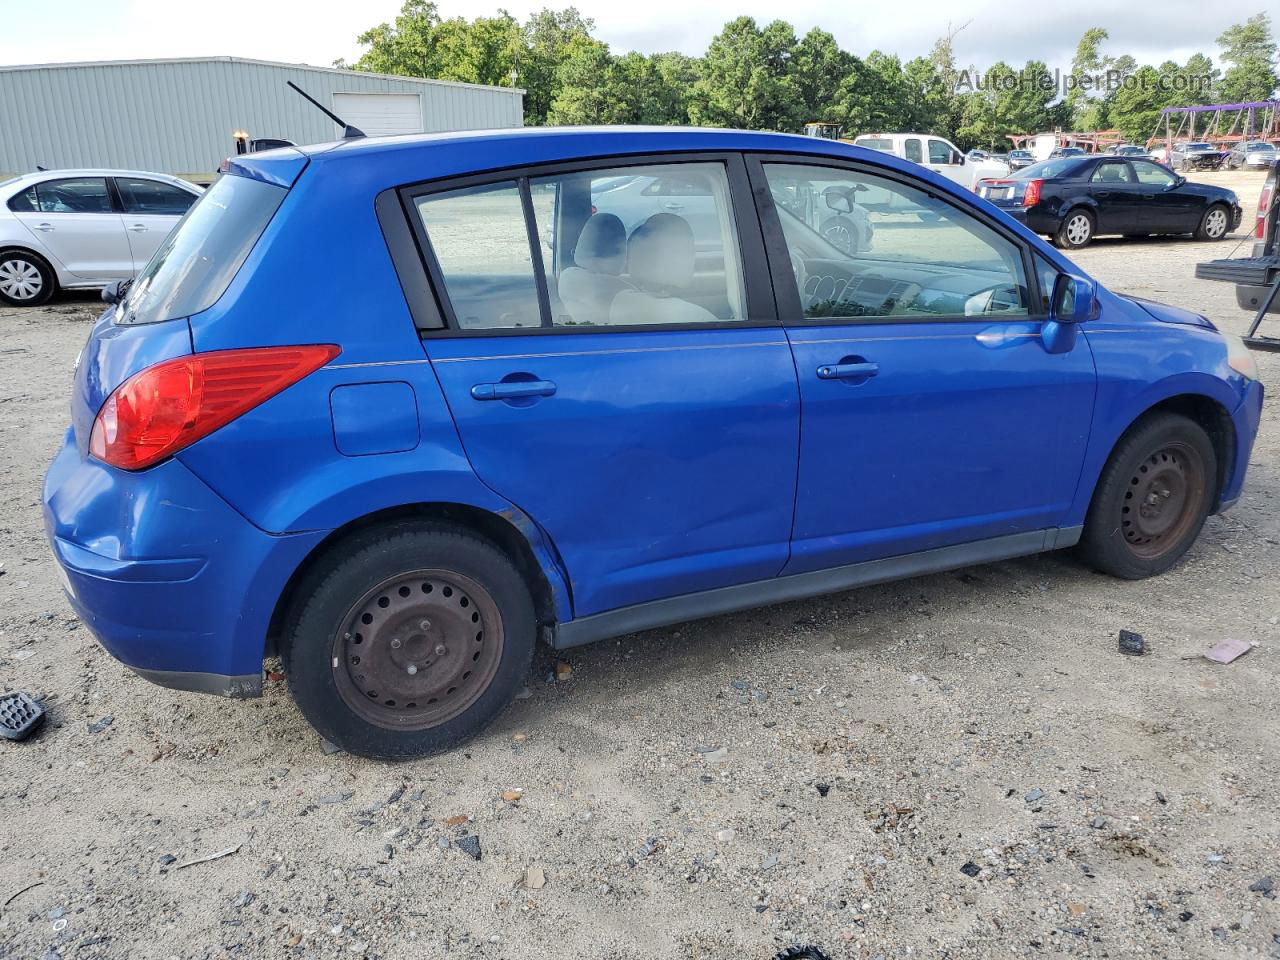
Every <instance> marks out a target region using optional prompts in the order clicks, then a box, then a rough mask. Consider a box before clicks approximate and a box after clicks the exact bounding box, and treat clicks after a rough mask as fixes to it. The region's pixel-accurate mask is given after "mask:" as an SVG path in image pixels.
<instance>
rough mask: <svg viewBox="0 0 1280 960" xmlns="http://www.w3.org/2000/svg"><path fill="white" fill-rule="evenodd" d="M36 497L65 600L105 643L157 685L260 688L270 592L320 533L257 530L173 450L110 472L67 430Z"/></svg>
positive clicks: (242, 692) (233, 692)
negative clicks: (139, 466) (149, 462)
mask: <svg viewBox="0 0 1280 960" xmlns="http://www.w3.org/2000/svg"><path fill="white" fill-rule="evenodd" d="M43 499H44V513H45V526H46V529H47V532H48V535H49V542H50V545H51V546H52V548H53V554H54V557H55V559H56V560H57V562H58V567H59V569H60V571H61V573H62V580H63V588H64V590H65V592H66V594H67V598H68V600H69V601H70V603H71V605H72V607H73V608H74V609H75V612H76V615H77V616H79V617H80V619H81V620H82V621H83V622H84V624H85V625H86V626H87V627H88V628H89V630H90V631H92V632H93V634H94V636H95V637H96V638H97V639H98V641H99V642H100V643H101V644H102V646H103V647H104V648H105V649H106V650H107V652H108V653H110V654H111V655H112V656H113V657H115V658H116V659H117V660H119V661H120V662H121V663H123V664H124V665H125V666H127V667H129V668H130V669H131V670H133V671H134V672H136V673H138V674H141V675H142V676H144V677H146V678H147V679H149V680H152V681H154V682H156V683H159V684H161V685H163V686H168V687H175V688H178V689H184V690H198V691H202V692H205V693H217V694H221V695H223V696H235V697H244V696H255V695H257V694H259V693H261V690H262V659H263V652H264V648H265V643H266V636H267V630H268V627H269V624H270V622H271V617H272V614H273V613H274V611H275V606H276V601H277V599H278V598H279V597H280V595H281V593H282V592H283V590H284V587H285V585H286V584H287V583H288V579H289V577H290V576H291V575H292V573H293V571H294V570H296V569H297V567H298V565H299V564H300V563H301V562H302V560H303V559H304V558H305V557H306V555H307V553H309V552H310V550H311V549H312V548H313V547H314V546H315V545H316V544H317V543H319V541H320V540H321V539H322V538H323V536H324V531H314V532H309V533H303V534H288V535H282V536H273V535H271V534H268V533H265V532H263V531H262V530H259V529H258V528H257V527H255V526H253V525H252V524H251V523H249V522H248V521H247V520H245V519H244V518H243V517H242V516H241V515H240V514H239V513H237V512H236V511H235V510H234V509H233V508H232V507H231V506H229V505H228V504H227V503H226V501H224V500H223V499H222V498H221V497H219V496H218V495H217V494H216V493H214V492H213V491H212V490H210V489H209V488H208V487H207V486H205V485H204V484H203V483H202V482H201V481H200V480H199V479H197V478H196V477H195V475H194V474H192V473H191V472H190V471H189V470H187V468H186V467H184V466H183V465H182V464H180V463H178V462H177V461H176V460H170V461H168V462H166V463H163V464H160V465H159V466H156V467H153V468H151V469H149V470H144V471H141V472H138V473H130V472H127V471H122V470H116V469H114V468H112V467H109V466H107V465H105V464H103V463H100V462H98V461H96V460H92V459H89V458H85V457H82V456H81V455H80V453H79V452H78V451H77V450H76V448H75V445H74V441H73V440H72V439H71V435H70V432H69V433H68V436H67V440H66V442H65V443H64V445H63V448H62V449H61V450H60V451H59V452H58V455H57V456H56V457H55V458H54V460H53V463H52V464H50V466H49V472H48V474H47V476H46V477H45V485H44V498H43Z"/></svg>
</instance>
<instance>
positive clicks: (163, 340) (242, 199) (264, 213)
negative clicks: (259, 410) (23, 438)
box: [71, 150, 307, 454]
mask: <svg viewBox="0 0 1280 960" xmlns="http://www.w3.org/2000/svg"><path fill="white" fill-rule="evenodd" d="M306 164H307V158H306V157H305V156H304V155H303V154H301V153H299V152H298V151H296V150H275V151H271V152H269V153H264V154H256V155H254V156H253V157H252V158H250V157H239V158H236V160H235V161H233V162H232V163H231V164H230V165H229V169H228V172H227V173H226V174H224V175H223V176H222V177H220V178H219V179H218V181H217V182H216V183H214V185H213V186H212V187H210V188H209V189H208V190H206V191H205V192H204V194H203V195H202V196H201V197H200V199H199V200H197V201H196V202H195V204H193V205H192V207H191V209H190V210H188V211H187V214H186V216H184V217H183V218H182V220H181V221H180V222H179V223H178V225H177V226H176V227H175V228H174V230H173V233H171V234H170V235H169V237H168V238H167V239H166V240H165V242H164V243H163V244H162V245H161V247H160V249H159V250H157V251H156V254H155V256H154V257H152V258H151V260H150V262H149V263H148V264H147V265H146V266H145V267H144V268H143V269H142V270H141V271H140V272H139V273H138V275H137V277H136V278H135V279H134V280H133V282H132V283H131V284H130V285H129V287H128V289H127V291H126V293H125V295H124V297H123V299H121V301H120V302H119V303H118V304H116V305H114V306H112V307H111V308H109V309H108V310H107V311H106V312H105V313H103V314H102V316H101V317H99V318H98V321H97V323H95V324H94V326H93V329H92V331H91V332H90V334H89V339H88V342H87V343H86V344H85V345H84V349H83V350H82V351H81V353H80V357H79V358H78V359H77V361H76V375H75V383H74V387H73V389H72V397H71V421H72V426H73V428H74V430H75V437H76V445H77V447H78V448H79V449H80V451H81V453H82V454H83V453H84V452H85V451H86V450H87V449H88V445H89V435H90V432H91V431H92V428H93V421H94V418H95V417H96V416H97V415H98V411H99V410H100V409H101V408H102V404H103V403H104V402H105V401H106V399H107V397H109V396H110V395H111V393H112V392H113V391H114V390H115V389H116V388H117V387H118V386H120V384H122V383H123V382H124V381H125V380H127V379H129V377H131V376H133V375H134V374H135V373H137V372H138V371H140V370H143V369H145V368H147V367H149V366H152V365H153V364H156V363H159V362H161V361H163V360H169V359H172V358H173V357H177V356H181V355H184V354H190V353H191V352H192V338H191V328H190V324H189V322H188V318H189V317H191V316H192V315H193V314H196V313H199V312H200V311H202V310H207V309H208V308H209V307H211V306H213V304H214V303H216V302H217V300H218V298H219V297H221V296H222V294H223V293H224V292H225V291H226V289H227V287H228V285H230V283H231V280H232V278H233V277H234V276H235V274H236V271H237V270H239V269H240V266H241V265H242V264H243V263H244V261H245V258H246V257H248V255H249V253H250V251H251V250H252V249H253V246H254V244H255V243H256V242H257V240H258V237H260V236H261V235H262V231H263V230H265V229H266V226H267V224H268V223H269V222H270V221H271V218H272V217H273V216H274V215H275V212H276V210H278V209H279V207H280V204H281V203H282V202H283V200H284V198H285V195H286V194H287V193H288V190H289V188H290V187H291V186H292V185H293V183H294V181H295V180H296V179H297V177H298V175H299V174H300V173H301V172H302V170H303V168H305V166H306Z"/></svg>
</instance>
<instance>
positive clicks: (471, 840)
mask: <svg viewBox="0 0 1280 960" xmlns="http://www.w3.org/2000/svg"><path fill="white" fill-rule="evenodd" d="M453 845H454V846H455V847H457V848H458V849H459V850H461V851H462V852H463V853H465V854H466V855H467V856H468V857H470V858H471V859H472V860H479V859H480V857H481V850H480V838H479V837H478V836H476V834H474V833H472V834H468V835H467V836H465V837H459V838H458V839H457V840H455V841H454V842H453Z"/></svg>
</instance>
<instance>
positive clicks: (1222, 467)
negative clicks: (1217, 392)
mask: <svg viewBox="0 0 1280 960" xmlns="http://www.w3.org/2000/svg"><path fill="white" fill-rule="evenodd" d="M1158 413H1176V414H1180V415H1182V416H1184V417H1186V418H1187V419H1188V420H1191V421H1192V422H1194V423H1196V424H1198V425H1199V426H1200V427H1201V428H1202V429H1203V430H1204V432H1205V433H1207V434H1208V435H1209V441H1210V443H1212V444H1213V453H1214V456H1215V458H1216V459H1217V475H1216V476H1215V477H1214V487H1213V507H1212V508H1211V509H1210V512H1211V513H1216V512H1217V510H1218V509H1219V507H1220V505H1221V502H1222V491H1223V489H1224V488H1225V486H1226V483H1227V479H1228V478H1229V477H1230V476H1231V469H1232V465H1233V464H1234V462H1235V453H1236V433H1235V427H1234V424H1233V423H1232V420H1231V413H1230V411H1229V410H1228V409H1227V408H1226V407H1225V406H1224V405H1223V404H1222V402H1221V401H1220V400H1218V399H1217V398H1215V397H1211V396H1209V395H1208V394H1206V393H1196V392H1182V393H1175V394H1171V395H1169V396H1167V397H1164V398H1163V399H1160V400H1157V401H1154V402H1152V403H1150V404H1148V405H1147V406H1146V407H1145V408H1143V409H1142V410H1141V411H1140V412H1139V413H1138V414H1137V415H1136V416H1133V417H1131V418H1130V419H1129V423H1128V425H1127V426H1126V427H1125V428H1124V429H1123V430H1121V431H1119V432H1118V433H1117V434H1116V435H1115V437H1114V439H1113V440H1112V441H1111V445H1110V447H1109V448H1108V449H1107V454H1106V456H1105V457H1103V458H1102V461H1101V464H1100V465H1099V468H1098V471H1097V474H1096V475H1095V476H1094V477H1093V483H1092V485H1091V486H1090V490H1089V500H1090V502H1091V501H1092V499H1093V492H1094V490H1095V489H1096V488H1097V485H1098V479H1099V477H1100V476H1101V474H1102V468H1103V467H1104V466H1105V465H1106V464H1107V463H1109V462H1110V460H1111V457H1112V455H1113V454H1114V453H1115V450H1116V448H1117V447H1118V446H1119V445H1120V443H1121V441H1122V440H1124V438H1125V437H1126V436H1128V435H1129V434H1130V433H1132V432H1133V431H1134V430H1135V429H1137V428H1138V427H1139V426H1141V424H1142V423H1144V422H1145V421H1146V420H1148V419H1149V418H1151V417H1152V416H1154V415H1155V414H1158Z"/></svg>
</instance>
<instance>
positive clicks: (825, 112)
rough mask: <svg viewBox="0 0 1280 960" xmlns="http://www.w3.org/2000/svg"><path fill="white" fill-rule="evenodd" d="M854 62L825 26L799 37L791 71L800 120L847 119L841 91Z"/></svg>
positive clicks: (855, 59) (853, 66) (805, 121)
mask: <svg viewBox="0 0 1280 960" xmlns="http://www.w3.org/2000/svg"><path fill="white" fill-rule="evenodd" d="M856 64H857V58H856V57H854V56H853V54H851V53H846V52H845V51H844V50H841V49H840V45H839V44H838V43H836V38H835V37H833V36H832V35H831V34H829V33H827V32H826V31H825V30H819V29H818V28H817V27H814V28H813V29H812V30H810V31H809V32H808V33H806V34H805V35H804V37H802V38H801V40H800V42H799V43H797V44H796V45H795V49H794V50H793V51H792V53H791V62H790V75H791V85H792V88H793V89H794V91H795V96H796V101H797V104H798V110H797V114H798V115H799V116H800V120H801V122H802V123H808V122H810V121H822V122H826V123H845V122H846V121H847V119H848V115H847V105H846V104H845V103H844V102H843V99H844V97H843V92H844V90H845V86H846V81H847V80H848V78H849V77H850V75H851V74H852V73H853V71H854V69H855V67H856Z"/></svg>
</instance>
